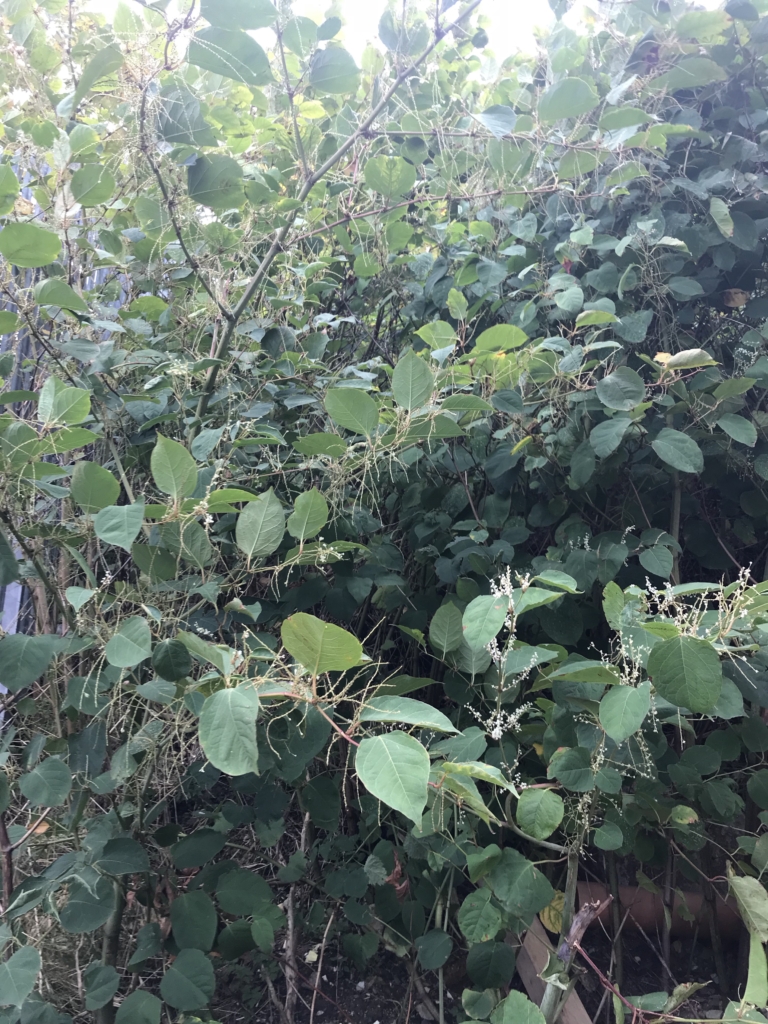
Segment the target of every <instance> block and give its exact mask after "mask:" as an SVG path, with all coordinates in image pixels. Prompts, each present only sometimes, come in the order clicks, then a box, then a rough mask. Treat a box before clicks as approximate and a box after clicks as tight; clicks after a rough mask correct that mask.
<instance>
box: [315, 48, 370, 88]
mask: <svg viewBox="0 0 768 1024" xmlns="http://www.w3.org/2000/svg"><path fill="white" fill-rule="evenodd" d="M359 79H360V69H359V68H358V66H357V64H355V59H354V57H353V56H352V54H350V53H348V52H347V51H346V50H344V49H342V48H341V47H340V46H333V47H326V48H325V49H324V50H318V51H317V52H316V53H315V55H314V57H313V58H312V63H311V65H310V68H309V84H310V85H311V86H312V88H313V89H315V90H316V91H317V92H318V93H319V94H320V95H321V96H324V95H332V96H334V95H337V94H339V93H345V92H348V93H351V92H354V91H355V90H356V89H357V85H358V82H359Z"/></svg>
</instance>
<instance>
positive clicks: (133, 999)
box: [115, 988, 163, 1024]
mask: <svg viewBox="0 0 768 1024" xmlns="http://www.w3.org/2000/svg"><path fill="white" fill-rule="evenodd" d="M162 1010H163V1004H162V1003H161V1002H160V1000H159V999H158V998H157V996H153V995H152V993H151V992H145V991H144V989H141V988H139V989H136V991H135V992H131V993H130V995H127V996H126V997H125V999H124V1000H123V1001H122V1003H120V1005H119V1006H118V1008H117V1014H116V1016H115V1024H160V1014H161V1013H162Z"/></svg>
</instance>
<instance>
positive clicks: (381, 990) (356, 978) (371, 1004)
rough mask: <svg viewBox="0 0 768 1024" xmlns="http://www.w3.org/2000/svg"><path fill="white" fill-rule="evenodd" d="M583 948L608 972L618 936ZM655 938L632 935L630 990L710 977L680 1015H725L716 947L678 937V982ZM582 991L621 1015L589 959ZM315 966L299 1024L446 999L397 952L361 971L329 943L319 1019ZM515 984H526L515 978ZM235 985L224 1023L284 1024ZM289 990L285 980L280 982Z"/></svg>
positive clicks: (603, 1012) (378, 1020)
mask: <svg viewBox="0 0 768 1024" xmlns="http://www.w3.org/2000/svg"><path fill="white" fill-rule="evenodd" d="M583 947H584V950H585V951H586V953H587V954H588V955H589V957H590V958H591V959H592V960H593V961H594V963H595V965H596V966H597V967H598V968H599V969H600V970H601V971H602V972H603V973H604V974H607V973H608V970H609V966H610V961H611V939H610V936H609V935H608V934H607V933H606V932H604V931H603V930H602V928H599V927H598V928H592V929H590V930H589V932H588V933H587V935H586V937H585V939H584V941H583ZM658 949H659V945H658V943H657V942H655V936H654V937H651V936H648V938H647V939H644V938H643V937H642V936H641V935H640V934H639V933H638V932H637V931H632V932H626V933H625V935H624V951H623V956H624V985H623V991H624V992H625V993H626V994H628V995H635V994H641V993H650V992H659V991H661V990H666V991H667V992H670V991H671V990H672V989H673V988H674V987H675V985H677V984H681V983H683V982H692V981H697V982H708V983H709V984H708V985H707V987H706V988H704V989H701V990H700V991H699V992H697V993H695V995H694V996H693V997H692V998H691V999H690V1000H689V1001H688V1002H687V1003H685V1004H684V1005H683V1006H682V1007H681V1008H680V1009H679V1010H678V1011H676V1014H677V1016H678V1017H683V1018H688V1019H691V1020H696V1019H698V1020H702V1019H705V1020H706V1019H712V1020H718V1019H720V1017H721V1016H722V1003H721V998H720V990H719V980H718V978H717V974H716V972H715V967H714V961H713V957H712V950H711V947H710V946H709V944H708V943H704V942H703V941H701V940H700V939H698V938H696V939H694V940H690V939H686V940H684V941H674V942H673V943H672V948H671V958H670V959H671V963H670V969H671V971H672V975H673V978H672V980H670V979H669V978H668V977H667V975H666V970H665V968H664V967H663V966H662V964H661V962H660V958H659V954H658ZM738 952H739V951H738V948H731V949H726V950H725V954H726V957H727V959H728V966H729V974H730V973H731V971H733V973H732V974H731V978H733V977H735V971H736V963H737V960H738ZM578 969H579V981H578V983H577V992H578V995H579V997H580V999H581V1000H582V1002H583V1004H584V1006H585V1009H586V1010H587V1013H588V1014H589V1016H590V1018H591V1019H592V1021H593V1022H594V1024H603V1022H604V1024H613V1021H614V1020H615V1017H614V1011H613V1006H612V1002H611V999H610V997H607V998H604V996H603V994H604V991H605V990H604V988H603V986H602V984H601V982H600V980H599V978H598V977H597V975H596V974H595V972H594V971H593V970H592V968H591V967H589V966H588V965H587V964H586V963H585V962H584V961H581V962H580V965H579V968H578ZM310 973H311V972H310V968H309V967H308V968H307V976H306V983H304V984H303V985H302V989H301V993H300V999H299V1002H298V1005H297V1007H296V1012H295V1024H423V1022H424V1021H428V1020H432V1019H433V1018H432V1017H431V1016H430V1014H429V1009H428V1006H427V1005H426V1002H425V1000H424V995H426V997H427V999H429V1000H431V1001H432V1002H433V1003H434V1004H436V1003H437V1000H438V987H437V977H436V975H434V974H430V973H427V974H426V975H425V976H424V978H423V985H424V989H425V991H424V992H423V993H419V992H418V991H417V990H416V989H415V988H413V986H412V985H411V981H410V976H409V973H408V969H407V964H406V963H405V962H404V961H403V960H400V959H398V958H397V957H396V956H394V955H393V954H390V953H380V954H378V955H377V956H376V957H374V958H373V960H372V961H371V962H370V964H369V965H368V969H367V970H366V971H365V972H362V973H361V972H359V971H357V970H356V968H355V967H354V965H353V964H351V963H350V961H349V960H348V959H347V958H345V957H343V956H339V957H338V959H336V956H335V951H334V950H332V949H331V948H329V950H328V952H327V954H326V960H325V964H324V966H323V976H324V977H323V981H322V992H323V993H324V995H322V996H321V995H319V994H318V997H317V1000H316V1005H315V1012H314V1018H312V1016H311V1002H312V991H311V989H310V988H309V985H308V982H309V981H310ZM444 973H445V978H446V993H445V1020H446V1022H453V1021H455V1020H456V1018H457V1016H458V1013H457V1011H460V1010H461V992H462V989H463V988H465V987H467V986H468V985H469V984H470V982H469V980H468V979H467V977H466V975H465V974H464V971H463V967H462V965H461V964H460V963H458V962H457V963H455V964H454V963H453V962H452V961H449V963H448V964H447V965H446V968H445V971H444ZM512 986H513V987H514V988H522V985H521V983H520V979H519V978H518V977H515V979H514V980H513V983H512ZM235 987H237V986H233V988H232V989H230V992H229V993H228V994H227V995H228V996H229V998H225V1000H223V1002H224V1004H225V1006H226V1007H227V1008H226V1009H224V1008H223V1007H222V1006H221V1005H220V1006H219V1007H218V1008H217V1009H218V1015H217V1019H218V1020H220V1021H221V1022H222V1024H241V1022H245V1021H248V1022H252V1024H282V1022H281V1021H280V1017H279V1015H278V1013H277V1011H276V1009H275V1008H274V1006H273V1005H272V1004H270V1003H269V1002H268V1001H267V1000H266V998H264V999H262V1000H261V1001H260V1002H259V1003H258V1005H257V1006H254V1007H253V1008H249V1007H248V1006H247V1005H244V1003H243V1002H240V1000H238V998H237V996H236V994H235V991H234V988H235ZM277 987H278V993H279V995H280V996H282V985H279V986H277Z"/></svg>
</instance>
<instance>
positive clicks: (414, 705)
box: [359, 697, 458, 732]
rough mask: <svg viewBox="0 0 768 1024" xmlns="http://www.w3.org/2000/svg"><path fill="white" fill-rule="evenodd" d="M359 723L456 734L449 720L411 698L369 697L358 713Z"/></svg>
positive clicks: (440, 712) (434, 709) (456, 730)
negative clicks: (393, 725) (373, 723)
mask: <svg viewBox="0 0 768 1024" xmlns="http://www.w3.org/2000/svg"><path fill="white" fill-rule="evenodd" d="M359 721H361V722H400V723H403V724H406V725H417V726H419V727H420V728H422V729H435V730H437V732H458V729H457V728H456V726H455V725H454V724H453V723H452V722H451V720H450V718H448V717H447V716H446V715H444V714H443V712H442V711H438V710H437V708H433V707H431V706H430V705H429V704H425V703H424V702H423V701H420V700H413V698H412V697H371V699H370V700H369V701H366V703H365V705H364V706H363V709H362V711H361V712H360V716H359Z"/></svg>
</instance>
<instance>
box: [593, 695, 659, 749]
mask: <svg viewBox="0 0 768 1024" xmlns="http://www.w3.org/2000/svg"><path fill="white" fill-rule="evenodd" d="M650 709H651V685H650V683H648V682H645V683H640V684H639V685H638V686H637V687H634V686H612V687H610V689H609V690H608V691H607V692H606V694H605V695H604V697H603V699H602V700H601V701H600V724H601V725H602V727H603V729H605V731H606V733H607V734H608V735H609V736H610V737H611V739H612V740H613V742H614V743H623V742H624V740H626V739H628V738H629V737H630V736H633V735H634V734H635V733H636V732H637V731H638V729H639V728H640V726H641V725H642V724H643V722H644V721H645V717H646V715H647V714H648V712H649V711H650Z"/></svg>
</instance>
